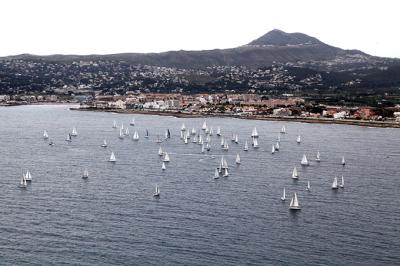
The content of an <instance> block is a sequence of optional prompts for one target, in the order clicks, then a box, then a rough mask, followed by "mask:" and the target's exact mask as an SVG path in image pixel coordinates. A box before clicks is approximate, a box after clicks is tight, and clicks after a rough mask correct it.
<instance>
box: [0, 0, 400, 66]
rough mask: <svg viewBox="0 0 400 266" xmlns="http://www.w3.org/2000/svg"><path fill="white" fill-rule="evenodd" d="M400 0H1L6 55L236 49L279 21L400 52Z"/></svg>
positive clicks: (333, 40)
mask: <svg viewBox="0 0 400 266" xmlns="http://www.w3.org/2000/svg"><path fill="white" fill-rule="evenodd" d="M399 13H400V1H399V0H363V1H362V0H347V1H340V0H273V1H272V0H240V1H239V0H238V1H235V0H229V1H228V0H201V1H200V0H199V1H194V0H141V1H139V0H136V1H134V0H0V25H1V27H0V29H1V35H0V36H1V38H0V55H1V56H3V55H14V54H20V53H33V54H55V53H63V54H91V53H100V54H104V53H121V52H162V51H168V50H181V49H182V50H202V49H213V48H230V47H236V46H239V45H242V44H246V43H248V42H250V41H252V40H253V39H256V38H258V37H259V36H261V35H263V34H264V33H266V32H268V31H270V30H272V29H274V28H277V29H281V30H283V31H287V32H303V33H306V34H308V35H311V36H314V37H317V38H319V39H320V40H321V41H323V42H326V43H328V44H331V45H334V46H338V47H341V48H345V49H359V50H362V51H364V52H367V53H370V54H373V55H379V56H388V57H399V58H400V34H399V33H400V29H399V27H400V14H399Z"/></svg>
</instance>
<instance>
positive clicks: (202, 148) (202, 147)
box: [201, 144, 206, 153]
mask: <svg viewBox="0 0 400 266" xmlns="http://www.w3.org/2000/svg"><path fill="white" fill-rule="evenodd" d="M205 152H206V150H205V148H204V144H202V145H201V153H205Z"/></svg>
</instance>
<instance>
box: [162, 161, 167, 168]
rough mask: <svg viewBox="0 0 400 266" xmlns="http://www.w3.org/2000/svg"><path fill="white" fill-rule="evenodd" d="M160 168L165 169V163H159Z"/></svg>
mask: <svg viewBox="0 0 400 266" xmlns="http://www.w3.org/2000/svg"><path fill="white" fill-rule="evenodd" d="M161 169H162V170H165V169H167V167H166V165H165V163H164V162H163V163H162V165H161Z"/></svg>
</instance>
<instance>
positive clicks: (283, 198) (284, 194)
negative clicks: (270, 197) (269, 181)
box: [281, 188, 286, 201]
mask: <svg viewBox="0 0 400 266" xmlns="http://www.w3.org/2000/svg"><path fill="white" fill-rule="evenodd" d="M285 200H286V192H285V188H283V193H282V197H281V201H285Z"/></svg>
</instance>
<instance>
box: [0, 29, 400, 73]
mask: <svg viewBox="0 0 400 266" xmlns="http://www.w3.org/2000/svg"><path fill="white" fill-rule="evenodd" d="M7 58H8V59H11V58H14V59H27V60H44V61H77V60H92V61H93V60H94V61H95V60H117V61H124V62H127V63H129V64H136V65H138V64H141V65H153V66H166V67H178V68H192V69H196V68H205V67H208V66H246V67H250V68H258V67H268V66H271V65H273V64H289V65H291V66H301V67H309V68H312V69H316V70H322V71H331V70H335V71H346V70H353V69H362V68H371V67H373V68H374V67H382V66H387V65H391V64H393V63H396V64H397V63H399V62H400V61H399V60H397V59H390V58H380V57H374V56H371V55H368V54H366V53H363V52H361V51H358V50H344V49H340V48H337V47H333V46H330V45H328V44H325V43H323V42H321V41H319V40H318V39H316V38H314V37H311V36H308V35H306V34H303V33H286V32H283V31H281V30H277V29H275V30H272V31H270V32H268V33H267V34H265V35H263V36H261V37H260V38H258V39H256V40H254V41H252V42H250V43H248V44H247V45H243V46H240V47H236V48H230V49H215V50H204V51H183V50H181V51H169V52H164V53H123V54H110V55H83V56H79V55H50V56H35V55H27V54H25V55H19V56H13V57H7ZM7 58H6V59H7ZM3 59H5V58H3Z"/></svg>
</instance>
